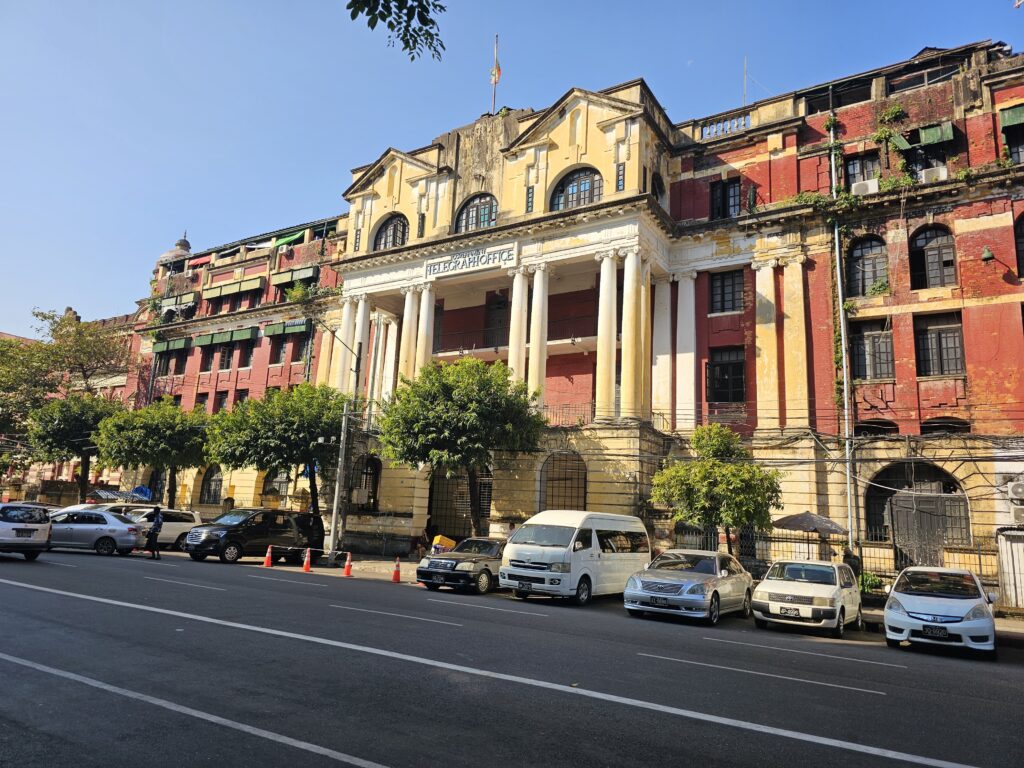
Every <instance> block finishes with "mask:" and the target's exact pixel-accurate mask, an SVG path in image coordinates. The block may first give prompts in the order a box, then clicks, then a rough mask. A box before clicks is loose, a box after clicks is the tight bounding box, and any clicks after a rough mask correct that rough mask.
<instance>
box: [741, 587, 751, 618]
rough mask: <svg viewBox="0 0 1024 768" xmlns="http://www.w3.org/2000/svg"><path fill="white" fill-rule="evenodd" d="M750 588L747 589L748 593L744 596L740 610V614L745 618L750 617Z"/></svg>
mask: <svg viewBox="0 0 1024 768" xmlns="http://www.w3.org/2000/svg"><path fill="white" fill-rule="evenodd" d="M750 599H751V598H750V590H749V589H748V590H747V594H745V595H744V596H743V608H742V609H741V610H740V616H742V617H743V618H744V619H749V618H750Z"/></svg>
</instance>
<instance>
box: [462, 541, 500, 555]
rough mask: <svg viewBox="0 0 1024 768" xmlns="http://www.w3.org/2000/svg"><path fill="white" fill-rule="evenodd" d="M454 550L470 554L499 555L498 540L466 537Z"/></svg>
mask: <svg viewBox="0 0 1024 768" xmlns="http://www.w3.org/2000/svg"><path fill="white" fill-rule="evenodd" d="M452 552H464V553H466V554H469V555H490V556H491V557H497V555H498V542H496V541H488V540H487V539H465V540H463V541H460V542H459V543H458V544H457V545H456V547H455V549H453V550H452Z"/></svg>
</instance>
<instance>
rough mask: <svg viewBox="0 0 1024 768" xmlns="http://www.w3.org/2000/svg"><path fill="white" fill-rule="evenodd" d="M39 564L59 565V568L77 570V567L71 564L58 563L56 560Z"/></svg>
mask: <svg viewBox="0 0 1024 768" xmlns="http://www.w3.org/2000/svg"><path fill="white" fill-rule="evenodd" d="M39 562H40V563H46V564H47V565H59V566H60V567H61V568H77V567H78V566H77V565H72V564H71V563H58V562H57V561H56V560H40V561H39Z"/></svg>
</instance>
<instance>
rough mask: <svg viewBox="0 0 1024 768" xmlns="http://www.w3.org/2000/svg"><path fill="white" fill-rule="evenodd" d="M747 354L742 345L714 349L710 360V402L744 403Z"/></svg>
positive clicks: (745, 396) (745, 397)
mask: <svg viewBox="0 0 1024 768" xmlns="http://www.w3.org/2000/svg"><path fill="white" fill-rule="evenodd" d="M745 358H746V355H745V354H744V351H743V348H742V347H733V348H726V349H712V350H711V359H710V360H709V361H708V402H709V403H742V402H745V401H746V399H747V382H746V359H745Z"/></svg>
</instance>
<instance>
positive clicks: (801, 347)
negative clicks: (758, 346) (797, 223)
mask: <svg viewBox="0 0 1024 768" xmlns="http://www.w3.org/2000/svg"><path fill="white" fill-rule="evenodd" d="M805 261H807V257H806V256H804V255H803V254H797V255H795V256H791V257H789V258H787V259H786V260H785V261H783V262H782V263H783V265H784V268H783V270H782V310H783V313H784V320H783V324H782V341H783V369H782V370H784V371H785V372H786V427H795V428H798V429H806V428H807V427H808V426H809V425H810V423H811V422H810V416H811V414H810V408H811V403H810V398H809V397H808V377H807V321H806V318H805V317H804V262H805Z"/></svg>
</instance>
